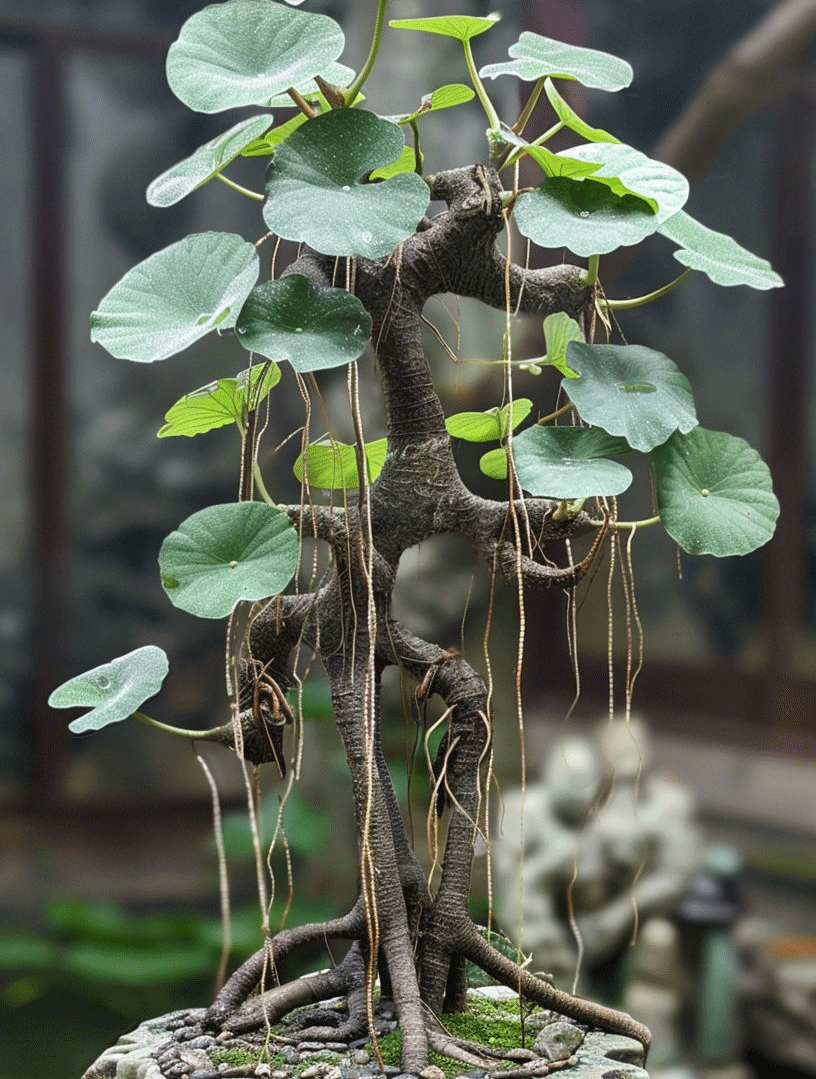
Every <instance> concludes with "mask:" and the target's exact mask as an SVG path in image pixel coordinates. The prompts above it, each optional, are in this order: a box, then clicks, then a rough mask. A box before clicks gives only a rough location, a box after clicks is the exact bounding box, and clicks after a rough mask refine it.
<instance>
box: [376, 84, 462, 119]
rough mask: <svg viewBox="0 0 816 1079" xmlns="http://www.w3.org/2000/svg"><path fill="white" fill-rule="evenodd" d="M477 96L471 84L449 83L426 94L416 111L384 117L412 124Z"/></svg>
mask: <svg viewBox="0 0 816 1079" xmlns="http://www.w3.org/2000/svg"><path fill="white" fill-rule="evenodd" d="M475 96H476V94H475V93H474V91H473V90H471V88H470V87H469V86H465V85H464V83H461V82H452V83H448V84H447V85H446V86H440V87H439V89H438V90H433V91H432V92H431V93H430V94H424V95H423V97H422V104H421V105H420V106H419V108H418V109H417V110H416V112H409V113H401V114H400V115H399V116H387V117H384V119H387V120H391V121H392V122H393V123H395V124H410V123H412V122H413V121H414V120H419V119H420V117H422V116H427V115H428V114H429V113H431V112H439V110H440V109H451V108H453V107H454V106H456V105H464V104H466V103H467V102H468V101H472V100H473V98H474V97H475Z"/></svg>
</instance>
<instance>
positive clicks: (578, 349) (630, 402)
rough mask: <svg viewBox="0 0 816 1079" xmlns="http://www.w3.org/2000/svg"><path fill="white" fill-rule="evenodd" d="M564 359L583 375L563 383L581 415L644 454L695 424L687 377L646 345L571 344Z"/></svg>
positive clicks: (669, 361)
mask: <svg viewBox="0 0 816 1079" xmlns="http://www.w3.org/2000/svg"><path fill="white" fill-rule="evenodd" d="M567 360H568V362H569V365H570V367H572V368H573V369H574V370H575V371H577V372H578V374H579V375H580V376H581V377H580V378H578V379H569V380H567V379H565V380H564V381H563V382H562V383H561V386H562V388H563V389H564V391H565V392H566V393H568V394H569V396H570V398H571V400H572V401H573V403H574V404H575V407H576V408H577V409H578V411H579V412H580V414H581V417H582V418H583V419H584V420H586V421H587V422H588V423H591V424H594V425H595V426H597V427H602V428H603V429H604V431H608V432H609V434H611V435H621V436H622V437H623V438H625V439H626V441H627V442H628V443H629V445H630V446H632V448H633V449H636V450H642V451H643V452H644V453H648V451H649V450H651V449H653V448H654V447H655V446H659V445H660V444H661V443H663V442H665V441H666V439H667V438H668V437H669V436H670V435H671V434H672V432H674V431H678V430H679V431H683V432H685V431H690V430H691V429H692V427H696V426H697V415H696V413H695V411H694V398H693V397H692V393H691V386H690V385H689V382H688V379H687V378H686V376H685V375H684V374H683V373H682V371H681V370H680V369H679V367H678V366H677V365H676V364H675V363H673V361H672V360H670V359H669V358H668V356H664V355H663V353H662V352H655V350H654V349H651V348H646V347H645V346H644V345H587V344H585V343H583V342H578V341H573V342H572V343H571V344H570V345H569V346H568V348H567Z"/></svg>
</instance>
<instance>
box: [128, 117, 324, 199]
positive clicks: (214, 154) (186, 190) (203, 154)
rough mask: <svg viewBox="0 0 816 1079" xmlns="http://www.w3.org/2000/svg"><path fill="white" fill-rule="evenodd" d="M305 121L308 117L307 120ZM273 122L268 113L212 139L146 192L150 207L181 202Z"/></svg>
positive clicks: (246, 121)
mask: <svg viewBox="0 0 816 1079" xmlns="http://www.w3.org/2000/svg"><path fill="white" fill-rule="evenodd" d="M304 119H305V117H304ZM271 123H272V117H271V115H270V114H269V113H264V114H263V115H261V116H252V117H250V119H249V120H242V121H241V122H240V123H239V124H236V125H235V126H234V127H231V128H230V129H229V131H225V132H224V134H223V135H219V136H218V137H217V138H215V139H211V140H210V141H209V142H208V143H206V144H205V145H204V146H199V148H198V149H197V150H196V151H195V152H194V153H193V154H191V155H190V157H185V159H184V160H183V161H179V163H178V164H177V165H173V167H172V168H169V169H168V170H167V171H166V172H163V173H162V174H161V176H157V177H156V179H155V180H154V181H153V182H152V183H151V184H150V186H149V187H148V189H147V201H148V202H149V203H150V205H151V206H172V205H173V204H174V203H176V202H180V201H181V200H182V199H183V198H184V197H185V195H189V194H190V192H191V191H195V189H196V188H197V187H201V185H202V184H205V183H206V182H207V181H208V180H211V179H212V178H213V177H214V176H215V175H216V173H219V172H221V170H222V169H225V168H226V167H227V165H229V163H230V161H234V160H235V158H236V157H238V155H239V154H241V153H243V151H244V150H245V149H246V147H247V146H249V144H250V143H251V142H254V141H255V140H256V139H257V138H258V136H259V135H261V133H262V132H264V131H266V129H267V128H268V127H269V125H270V124H271Z"/></svg>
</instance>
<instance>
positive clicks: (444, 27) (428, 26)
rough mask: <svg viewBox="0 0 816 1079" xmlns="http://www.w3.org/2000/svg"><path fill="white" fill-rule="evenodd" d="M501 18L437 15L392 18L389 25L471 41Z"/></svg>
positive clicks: (492, 16)
mask: <svg viewBox="0 0 816 1079" xmlns="http://www.w3.org/2000/svg"><path fill="white" fill-rule="evenodd" d="M500 18H501V16H500V15H488V16H487V17H486V18H478V17H476V16H474V15H437V16H435V17H433V18H430V19H392V20H391V22H389V24H388V25H389V26H393V27H394V28H395V29H396V30H423V31H425V32H426V33H428V34H441V35H442V36H443V37H454V38H456V40H457V41H470V39H471V38H474V37H476V36H477V35H478V34H483V33H484V32H485V30H490V29H492V27H494V26H495V25H496V23H497V22H498V21H499V19H500Z"/></svg>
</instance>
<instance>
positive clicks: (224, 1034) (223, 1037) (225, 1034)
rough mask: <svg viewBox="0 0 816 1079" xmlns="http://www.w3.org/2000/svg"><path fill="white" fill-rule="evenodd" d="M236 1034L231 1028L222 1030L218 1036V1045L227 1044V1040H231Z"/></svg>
mask: <svg viewBox="0 0 816 1079" xmlns="http://www.w3.org/2000/svg"><path fill="white" fill-rule="evenodd" d="M234 1037H235V1035H234V1034H233V1033H232V1031H231V1030H222V1031H221V1033H220V1034H218V1035H217V1036H216V1039H215V1041H216V1044H217V1045H226V1043H227V1042H231V1041H232V1039H233V1038H234Z"/></svg>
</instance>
